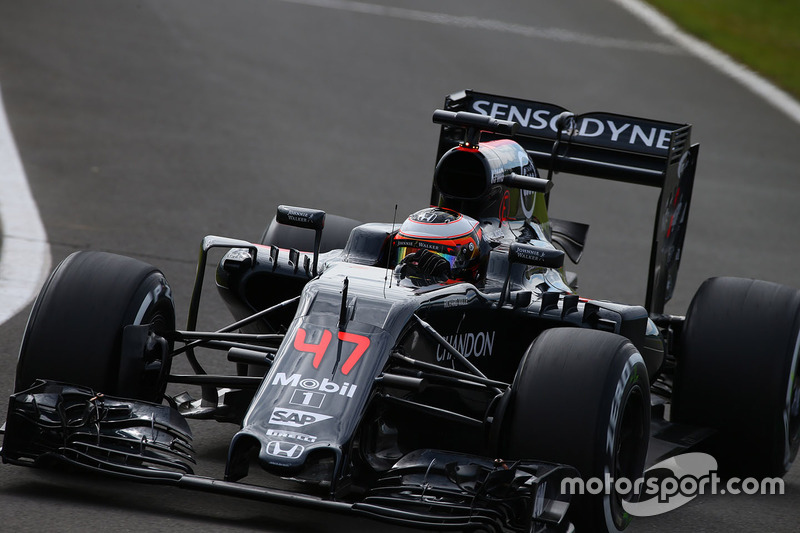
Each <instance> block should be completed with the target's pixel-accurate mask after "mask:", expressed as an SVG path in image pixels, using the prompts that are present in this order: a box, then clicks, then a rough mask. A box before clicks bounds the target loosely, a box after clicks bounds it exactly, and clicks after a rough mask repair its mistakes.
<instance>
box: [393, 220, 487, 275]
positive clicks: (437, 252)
mask: <svg viewBox="0 0 800 533" xmlns="http://www.w3.org/2000/svg"><path fill="white" fill-rule="evenodd" d="M394 249H395V259H396V261H397V264H398V265H412V264H413V266H414V267H415V268H417V269H419V270H422V271H423V273H422V274H417V275H418V276H420V277H422V276H424V275H427V277H430V278H431V279H432V280H433V281H444V280H446V279H448V278H449V279H454V280H461V281H473V282H474V281H480V280H481V279H482V278H483V276H484V274H485V273H486V265H487V264H488V261H489V246H488V244H487V243H486V242H485V241H484V239H483V230H481V227H480V224H479V223H478V221H477V220H475V219H473V218H470V217H468V216H465V215H462V214H460V213H457V212H455V211H451V210H449V209H444V208H441V207H428V208H426V209H422V210H420V211H417V212H416V213H414V214H412V215H411V216H409V217H408V219H406V221H405V222H403V225H402V226H400V230H399V231H398V232H397V235H395V237H394ZM434 256H436V257H434ZM445 263H446V265H445ZM413 275H414V274H411V276H413Z"/></svg>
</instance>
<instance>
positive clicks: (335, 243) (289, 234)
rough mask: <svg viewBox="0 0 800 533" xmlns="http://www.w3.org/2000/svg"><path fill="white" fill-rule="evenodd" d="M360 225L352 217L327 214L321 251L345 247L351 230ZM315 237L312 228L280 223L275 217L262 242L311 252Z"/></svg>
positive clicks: (263, 235)
mask: <svg viewBox="0 0 800 533" xmlns="http://www.w3.org/2000/svg"><path fill="white" fill-rule="evenodd" d="M360 225H361V222H359V221H357V220H353V219H352V218H346V217H340V216H337V215H325V227H324V228H323V229H322V238H321V240H320V247H319V252H320V253H325V252H330V251H331V250H337V249H339V248H344V245H345V244H347V239H348V238H349V237H350V231H352V229H353V228H355V227H356V226H360ZM314 237H315V236H314V232H313V231H311V230H308V229H305V228H296V227H294V226H287V225H285V224H279V223H278V222H277V221H276V220H275V217H273V218H272V222H271V223H270V224H269V226H267V228H266V229H265V230H264V233H263V234H262V235H261V241H260V243H261V244H263V245H266V246H270V245H274V246H277V247H278V248H295V249H297V250H300V251H301V252H311V251H313V250H314Z"/></svg>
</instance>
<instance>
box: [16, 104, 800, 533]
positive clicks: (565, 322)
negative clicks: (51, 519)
mask: <svg viewBox="0 0 800 533" xmlns="http://www.w3.org/2000/svg"><path fill="white" fill-rule="evenodd" d="M433 119H434V122H436V123H438V124H441V135H440V142H439V146H438V154H437V161H438V163H437V165H436V168H435V172H434V178H433V189H432V195H431V200H430V207H427V208H425V209H422V210H420V211H418V212H416V213H414V214H412V215H411V216H409V217H408V218H407V219H406V220H404V221H402V222H401V223H398V224H395V223H388V222H382V223H366V224H362V223H360V222H357V221H355V220H351V219H348V218H344V217H337V216H332V215H331V216H327V217H326V214H325V213H324V212H322V211H319V210H315V209H308V208H299V207H290V206H280V207H279V208H278V210H277V215H276V216H275V219H274V220H273V222H272V223H271V224H270V225H269V226H268V227H267V229H266V230H265V232H264V234H263V236H262V238H261V242H258V243H251V242H247V241H242V240H237V239H231V238H223V237H215V236H208V237H205V238H204V239H203V241H202V246H201V249H200V258H199V264H198V268H197V276H196V282H195V287H194V293H193V294H192V297H191V302H190V307H189V311H188V325H187V327H186V329H185V330H179V329H176V325H175V311H174V306H173V296H172V293H171V289H170V286H169V284H168V283H167V281H166V280H165V279H164V276H163V275H162V273H161V272H160V271H159V270H157V269H156V268H154V267H152V266H150V265H148V264H145V263H143V262H140V261H138V260H134V259H131V258H127V257H122V256H118V255H112V254H107V253H101V252H77V253H75V254H73V255H71V256H69V257H68V258H67V259H65V260H64V261H63V262H62V263H61V264H60V265H59V266H58V267H57V268H56V269H55V271H54V272H53V274H52V275H51V277H50V278H49V280H48V281H47V283H46V285H45V286H44V288H43V289H42V291H41V293H40V295H39V297H38V299H37V300H36V302H35V304H34V306H33V310H32V312H31V315H30V318H29V321H28V324H27V327H26V329H25V334H24V338H23V340H22V345H21V349H20V355H19V362H18V367H17V375H16V384H15V392H14V394H13V396H12V397H11V400H10V405H9V411H8V417H7V423H6V425H5V437H4V442H3V448H2V457H3V461H4V462H6V463H12V464H18V465H27V466H37V467H44V466H53V465H63V464H66V465H71V466H72V467H76V468H78V469H86V470H90V471H99V472H105V473H107V474H110V475H114V476H118V477H122V478H127V479H133V480H138V481H143V482H154V483H160V484H171V485H174V486H178V487H182V488H189V489H197V490H202V491H209V492H215V493H220V494H230V495H237V496H244V497H247V498H251V499H260V500H263V501H268V502H277V503H283V504H288V505H296V506H306V507H317V508H323V509H328V510H331V511H340V512H348V513H355V514H359V515H362V516H369V517H373V518H375V519H379V520H385V521H390V522H394V523H399V524H404V525H408V526H412V527H419V528H425V529H449V530H482V531H571V530H573V529H575V528H576V527H577V529H578V530H590V531H596V530H602V531H619V530H622V529H624V528H625V527H626V526H627V524H628V522H629V521H630V514H631V513H630V512H629V510H630V509H631V505H632V504H634V503H636V502H635V501H634V500H635V496H632V495H631V494H630V493H622V492H620V491H619V490H618V487H617V486H614V485H612V486H611V487H610V490H606V491H602V492H597V491H595V493H591V494H584V495H577V494H571V493H570V491H568V490H566V488H565V487H569V486H570V484H569V482H570V480H574V479H584V480H588V479H591V478H599V479H604V478H605V479H622V478H627V479H629V480H637V479H641V478H642V476H643V473H644V471H645V469H646V468H647V467H649V466H651V465H654V464H657V463H658V462H660V461H662V460H664V459H665V458H669V457H674V456H676V455H678V454H682V453H684V452H687V451H689V450H704V451H707V452H709V453H712V454H713V455H714V457H715V458H716V459H717V460H718V462H719V466H720V471H721V472H725V473H727V474H729V475H745V474H746V475H754V476H755V475H761V476H765V475H770V476H780V475H783V474H784V473H785V472H787V470H788V469H789V468H790V466H791V463H792V461H793V459H794V457H795V455H796V453H797V449H798V443H799V442H800V439H799V438H798V437H799V434H800V416H798V415H799V414H800V412H799V411H800V394H798V382H797V380H795V379H794V376H795V373H796V371H797V367H798V349H799V348H800V291H797V290H795V289H792V288H788V287H785V286H779V285H776V284H773V283H767V282H762V281H755V280H749V279H734V278H714V279H710V280H708V281H707V282H705V283H704V284H703V285H702V286H701V287H700V289H699V290H698V292H697V294H696V296H695V297H694V300H693V301H692V303H691V306H690V308H689V310H688V312H687V314H686V316H685V317H682V316H671V315H666V314H664V307H665V303H666V302H667V301H668V300H669V298H670V297H671V295H672V292H673V289H674V286H675V279H676V275H677V271H678V265H679V262H680V258H681V249H682V245H683V240H684V235H685V232H686V225H687V221H688V213H689V204H690V200H691V194H692V183H693V179H694V173H695V168H696V164H697V158H698V152H699V147H698V146H697V145H691V144H690V132H691V126H689V125H681V124H673V123H667V122H660V121H654V120H647V119H641V118H635V117H629V116H622V115H614V114H608V113H589V114H584V115H579V116H575V115H573V114H571V113H569V112H567V111H566V110H564V109H562V108H560V107H558V106H555V105H551V104H544V103H540V102H533V101H526V100H519V99H512V98H507V97H502V96H496V95H489V94H483V93H478V92H474V91H463V92H460V93H456V94H453V95H450V96H449V97H448V98H447V99H446V101H445V109H443V110H437V111H436V112H435V113H434V116H433ZM540 171H541V172H542V174H540ZM545 172H546V174H545ZM557 172H565V173H575V174H582V175H587V176H593V177H598V178H604V179H613V180H619V181H624V182H629V183H636V184H644V185H649V186H654V187H659V188H660V189H661V195H660V198H659V202H658V205H657V209H656V217H655V225H654V231H653V244H652V253H651V261H650V270H649V277H648V289H647V299H646V302H645V305H644V306H638V305H624V304H620V303H611V302H607V301H596V300H591V299H586V298H583V297H581V296H579V295H578V294H577V293H576V290H577V289H576V288H577V285H576V277H575V275H574V274H571V273H569V272H568V271H566V270H565V269H564V259H565V257H569V258H570V259H571V260H572V261H573V262H577V261H578V260H579V259H580V257H581V254H582V252H583V247H584V242H585V239H586V234H587V229H588V227H587V226H585V225H583V224H579V223H575V222H570V221H564V220H557V219H552V218H549V217H548V211H547V206H548V199H549V195H550V194H551V188H552V186H553V179H552V178H553V174H554V173H557ZM214 248H222V249H223V250H222V252H221V253H220V256H222V259H221V261H220V262H219V264H218V266H217V269H216V285H217V287H218V289H219V293H220V294H221V296H222V298H223V299H224V301H225V302H226V304H227V305H228V307H229V308H230V310H231V312H232V314H233V316H234V318H235V321H234V322H233V323H231V324H230V325H229V326H227V327H225V328H222V329H220V330H218V331H209V332H206V331H197V329H196V325H197V319H198V313H199V308H200V296H201V288H202V286H203V277H204V273H205V270H206V263H207V260H208V256H209V252H210V250H212V249H214ZM223 254H224V256H223ZM214 354H225V355H226V356H227V359H228V361H230V362H232V363H233V368H235V371H233V370H232V371H231V373H230V375H214V374H209V373H207V371H206V369H205V368H206V367H208V364H207V363H206V365H205V367H204V365H203V364H201V360H203V362H204V363H205V358H207V357H213V355H214ZM201 355H202V357H201ZM178 356H185V357H186V360H187V361H188V363H189V365H191V368H192V369H193V371H194V373H193V374H189V375H186V374H176V373H174V372H172V370H171V367H172V366H173V365H172V362H173V359H175V358H176V357H178ZM168 385H169V386H170V387H169V390H170V391H172V390H173V389H175V390H179V391H182V389H183V388H184V386H187V387H189V388H191V389H192V390H193V391H195V392H194V396H192V395H190V393H189V392H180V393H177V394H173V393H171V392H170V393H168V392H167V391H168ZM176 387H177V388H176ZM187 419H214V420H217V421H221V422H230V423H234V424H239V425H240V428H241V429H240V430H239V431H238V432H237V433H236V434H235V436H234V437H233V439H232V441H231V443H230V447H229V452H228V459H227V465H226V468H225V473H224V479H212V478H209V477H203V476H199V475H196V474H194V470H193V468H194V467H193V465H194V462H195V459H194V457H193V451H192V445H191V431H190V428H189V425H188V423H187ZM257 467H260V468H261V469H263V470H264V471H266V473H267V477H270V476H272V477H274V478H275V479H276V480H279V481H280V483H279V486H277V487H276V486H275V485H273V484H266V485H265V484H258V485H256V484H254V483H249V482H248V477H247V476H248V473H250V471H251V469H253V468H257ZM261 477H263V476H261Z"/></svg>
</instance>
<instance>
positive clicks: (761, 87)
mask: <svg viewBox="0 0 800 533" xmlns="http://www.w3.org/2000/svg"><path fill="white" fill-rule="evenodd" d="M612 1H613V2H615V3H616V4H618V5H619V6H621V7H623V8H625V9H626V10H628V11H629V12H630V13H631V14H633V15H635V16H636V17H638V18H639V19H641V20H642V21H644V23H645V24H647V25H648V26H650V27H651V28H652V29H653V31H654V32H655V33H656V34H658V35H661V36H662V37H664V38H666V39H669V40H670V41H672V42H673V43H675V44H676V45H678V46H679V47H681V48H683V49H684V50H687V51H688V52H689V53H691V54H692V55H695V56H697V57H698V58H700V59H702V60H703V61H705V62H706V63H708V64H709V65H711V66H712V67H714V68H715V69H717V70H719V71H721V72H723V73H724V74H725V75H727V76H729V77H731V78H733V79H734V80H736V81H737V82H739V83H741V84H742V85H743V86H745V87H746V88H747V89H749V90H750V91H752V92H753V93H755V94H756V95H758V96H760V97H761V98H762V99H764V100H765V101H766V102H768V103H769V104H771V105H772V106H773V107H775V108H777V109H778V110H780V111H781V112H783V113H784V114H785V115H786V116H788V117H789V118H790V119H792V120H793V121H795V122H797V123H798V124H800V102H798V101H797V100H796V99H795V98H793V97H792V96H791V95H789V94H788V93H787V92H785V91H783V90H782V89H780V88H778V87H777V86H775V85H774V84H772V83H771V82H769V81H767V80H766V79H764V78H762V77H761V76H759V75H758V74H756V73H755V72H753V71H752V70H750V69H749V68H747V67H746V66H744V65H742V64H740V63H738V62H737V61H735V60H734V59H732V58H731V57H730V56H728V55H726V54H724V53H722V52H720V51H719V50H717V49H716V48H714V47H713V46H711V45H709V44H708V43H705V42H703V41H701V40H700V39H698V38H696V37H693V36H691V35H689V34H688V33H686V32H684V31H683V30H681V29H679V28H678V26H677V25H675V23H674V22H672V21H671V20H670V19H668V18H667V17H665V16H664V15H662V14H661V13H659V12H658V11H657V10H656V9H654V8H653V7H651V6H650V5H648V4H645V3H644V2H641V1H640V0H612Z"/></svg>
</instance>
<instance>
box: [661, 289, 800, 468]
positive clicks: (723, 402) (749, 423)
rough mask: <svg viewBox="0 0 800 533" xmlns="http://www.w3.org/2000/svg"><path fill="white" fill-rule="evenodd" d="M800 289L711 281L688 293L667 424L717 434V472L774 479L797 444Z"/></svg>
mask: <svg viewBox="0 0 800 533" xmlns="http://www.w3.org/2000/svg"><path fill="white" fill-rule="evenodd" d="M798 349H800V291H798V290H796V289H793V288H791V287H786V286H784V285H778V284H776V283H770V282H766V281H758V280H752V279H740V278H712V279H709V280H707V281H706V282H705V283H703V285H701V287H700V289H698V291H697V294H695V296H694V299H693V300H692V303H691V304H690V306H689V310H688V312H687V314H686V322H685V325H684V329H683V335H682V339H681V342H680V346H679V352H678V357H677V367H676V374H675V384H674V397H673V402H672V420H673V421H675V422H681V423H685V424H692V425H697V426H704V427H711V428H713V429H716V430H717V431H718V433H717V435H716V436H715V437H714V438H713V440H711V441H710V442H709V449H708V451H709V453H711V454H712V455H714V457H715V458H716V459H717V462H718V464H719V468H720V472H722V473H724V474H727V475H737V476H754V477H768V476H782V475H783V474H785V473H786V472H787V471H788V470H789V467H790V466H791V464H792V461H793V460H794V458H795V456H796V455H797V449H798V445H800V393H799V391H798V385H800V383H798V380H797V370H798Z"/></svg>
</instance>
